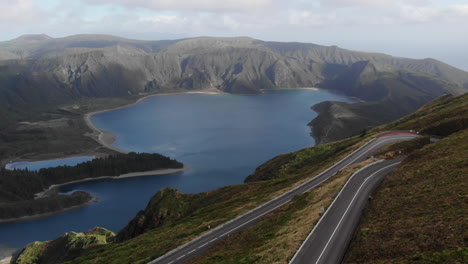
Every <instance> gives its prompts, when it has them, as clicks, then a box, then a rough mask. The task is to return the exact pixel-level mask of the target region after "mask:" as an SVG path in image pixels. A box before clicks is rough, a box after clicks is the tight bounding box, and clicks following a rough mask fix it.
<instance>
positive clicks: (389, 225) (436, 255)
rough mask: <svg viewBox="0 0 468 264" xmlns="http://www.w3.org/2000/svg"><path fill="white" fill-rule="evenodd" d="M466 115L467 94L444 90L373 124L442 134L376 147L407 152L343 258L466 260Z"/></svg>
mask: <svg viewBox="0 0 468 264" xmlns="http://www.w3.org/2000/svg"><path fill="white" fill-rule="evenodd" d="M467 119H468V95H462V96H458V97H452V96H444V97H442V98H439V99H438V100H435V101H434V102H432V103H431V104H429V105H426V106H424V107H422V108H421V109H420V110H419V111H418V112H416V113H414V114H412V115H409V116H407V117H405V118H403V119H401V120H398V121H396V122H393V123H390V124H388V125H386V126H383V127H380V128H378V129H376V130H391V129H410V128H411V129H417V130H419V131H422V132H426V133H430V134H433V135H438V136H446V137H445V138H443V139H442V140H441V141H439V142H436V143H433V144H429V145H427V144H426V143H427V141H426V140H425V139H418V140H416V141H413V142H406V143H403V144H399V145H397V144H395V145H393V146H389V147H388V148H387V149H385V150H383V151H382V152H381V154H382V155H386V156H394V155H395V152H399V151H402V152H403V153H404V152H409V153H411V154H410V156H409V157H408V159H407V160H406V161H405V162H404V163H403V164H402V166H401V167H400V168H398V169H397V170H395V171H394V172H393V173H392V174H390V175H389V176H388V177H387V178H386V180H385V181H384V183H383V185H382V186H381V188H380V189H379V190H378V191H377V193H376V195H374V197H375V199H374V200H373V202H372V203H371V205H370V207H369V209H368V212H367V214H366V216H365V218H364V221H363V223H362V224H361V226H360V228H359V230H358V232H357V236H356V238H355V240H354V241H353V243H352V245H351V249H350V252H349V254H348V257H347V261H346V262H349V263H466V261H467V260H468V248H467V245H466V242H467V240H468V232H467V231H466V230H468V229H467V227H466V215H468V209H467V208H468V207H467V202H468V200H467V197H468V194H467V189H468V186H467V185H468V180H467V177H466V175H468V161H467V157H468V130H467V121H466V120H467ZM455 131H459V132H457V133H455V134H451V133H452V132H455ZM449 134H451V135H449ZM447 135H448V136H447ZM418 147H419V148H418ZM396 154H397V155H398V153H396Z"/></svg>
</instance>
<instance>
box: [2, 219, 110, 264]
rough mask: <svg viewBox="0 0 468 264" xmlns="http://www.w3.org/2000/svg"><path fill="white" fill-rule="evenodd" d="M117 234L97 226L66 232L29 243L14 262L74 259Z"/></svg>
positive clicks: (44, 263)
mask: <svg viewBox="0 0 468 264" xmlns="http://www.w3.org/2000/svg"><path fill="white" fill-rule="evenodd" d="M114 236H115V234H114V233H113V232H111V231H109V230H107V229H105V228H101V227H95V228H93V229H91V230H89V231H87V232H85V233H75V232H70V233H66V234H64V235H63V236H61V237H59V238H57V239H55V240H52V241H46V242H38V241H36V242H33V243H31V244H28V245H27V246H26V247H25V248H24V249H23V250H22V251H21V252H20V253H19V254H18V255H17V256H15V257H14V258H13V259H12V261H11V263H12V264H56V263H62V262H65V261H68V260H72V259H74V258H76V257H77V256H79V255H80V254H82V253H83V252H84V251H86V250H89V249H91V248H96V247H99V246H102V245H105V244H107V243H108V242H109V240H111V239H112V238H113V237H114Z"/></svg>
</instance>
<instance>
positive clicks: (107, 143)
mask: <svg viewBox="0 0 468 264" xmlns="http://www.w3.org/2000/svg"><path fill="white" fill-rule="evenodd" d="M183 94H225V93H224V92H222V91H219V90H217V89H204V90H200V91H193V92H175V93H160V94H150V95H146V96H143V97H141V98H139V99H138V100H136V101H135V102H133V103H130V104H127V105H123V106H119V107H114V108H109V109H103V110H99V111H94V112H90V113H86V114H85V115H84V121H85V123H86V125H87V126H88V127H89V128H90V129H91V130H92V131H93V133H92V134H90V135H89V134H88V136H90V137H91V138H92V139H94V140H96V141H97V142H98V143H99V144H101V145H102V146H104V147H105V148H107V149H110V150H113V151H116V152H119V153H123V154H126V153H128V151H126V150H123V149H120V148H118V147H115V146H112V144H113V143H114V142H115V140H116V139H117V136H116V135H115V134H113V133H111V132H109V131H105V130H103V129H99V128H98V127H96V126H95V125H94V124H93V122H92V121H91V118H92V117H93V116H94V115H97V114H102V113H106V112H110V111H115V110H119V109H124V108H127V107H131V106H134V105H137V104H139V103H141V102H142V101H144V100H146V99H148V98H151V97H156V96H175V95H183Z"/></svg>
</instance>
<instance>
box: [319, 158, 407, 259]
mask: <svg viewBox="0 0 468 264" xmlns="http://www.w3.org/2000/svg"><path fill="white" fill-rule="evenodd" d="M398 164H400V162H398V163H395V164H392V165H388V166H386V167H383V168H382V169H380V170H378V171H376V172H374V173H372V174H371V175H370V176H369V177H367V178H366V179H365V180H364V182H363V183H362V184H361V186H359V189H358V190H357V191H356V193H355V194H354V196H353V199H351V202H349V204H348V207H347V208H346V210H345V212H344V213H343V216H342V217H341V219H340V221H339V222H338V224H337V225H336V227H335V230H333V233H332V234H331V236H330V238H329V239H328V241H327V244H325V247H324V248H323V250H322V252H321V253H320V255H319V257H318V259H317V261H316V262H315V264H317V263H319V261H320V259H321V258H322V256H323V253H325V250H326V249H327V247H328V245H329V244H330V242H331V240H332V239H333V236H335V233H336V231H337V230H338V228H339V227H340V225H341V222H343V219H344V218H345V216H346V214H347V213H348V211H349V208H351V205H352V204H353V202H354V200H355V199H356V197H357V195H358V194H359V192H360V191H361V188H362V187H363V186H364V184H366V182H367V181H368V180H369V179H370V178H372V177H374V175H376V174H377V173H379V172H381V171H382V170H385V169H387V168H389V167H392V166H396V165H398ZM337 198H338V197H337Z"/></svg>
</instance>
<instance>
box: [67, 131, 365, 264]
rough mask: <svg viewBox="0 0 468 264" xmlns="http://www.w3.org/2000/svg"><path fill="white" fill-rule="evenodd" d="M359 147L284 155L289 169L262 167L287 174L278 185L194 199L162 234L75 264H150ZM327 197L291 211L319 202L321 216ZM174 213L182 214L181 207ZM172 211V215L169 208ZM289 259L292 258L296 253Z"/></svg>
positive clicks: (349, 143) (353, 142)
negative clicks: (188, 210) (210, 228)
mask: <svg viewBox="0 0 468 264" xmlns="http://www.w3.org/2000/svg"><path fill="white" fill-rule="evenodd" d="M360 144H362V142H361V139H360V138H351V139H347V140H344V141H340V142H336V143H331V144H327V145H321V146H317V147H312V148H307V149H304V150H302V151H298V152H294V153H289V154H284V155H282V158H286V159H288V160H289V162H288V163H287V164H279V163H276V162H275V160H273V161H270V162H268V163H267V164H266V165H264V166H263V167H265V166H271V167H272V170H278V171H281V172H282V173H281V174H280V175H279V176H277V177H275V179H273V180H269V181H260V182H250V183H245V184H240V185H234V186H227V187H223V188H220V189H217V190H214V191H210V192H206V193H201V194H197V195H195V196H193V195H189V196H191V200H193V201H196V202H195V203H192V204H191V207H196V208H195V209H193V208H192V211H191V212H190V214H189V215H183V214H182V215H183V216H182V217H181V218H172V219H166V221H165V222H164V223H163V224H162V225H160V226H159V227H158V228H155V229H153V230H150V231H148V232H146V233H144V234H142V235H140V236H137V237H136V238H133V239H130V240H128V241H125V242H122V243H118V244H111V245H108V246H106V247H103V248H100V249H98V250H94V251H91V252H88V254H86V255H84V256H82V257H80V258H78V259H76V260H74V261H72V262H70V263H106V264H110V263H119V264H120V263H145V262H147V261H149V260H151V259H154V258H156V257H158V256H160V255H162V254H164V253H165V252H167V251H169V250H171V249H173V248H176V247H177V246H179V245H181V244H183V243H184V242H187V241H189V240H191V239H193V238H195V237H196V236H198V235H200V234H201V233H203V232H205V231H207V226H208V225H211V227H215V226H217V225H219V224H222V223H224V222H225V221H227V220H229V219H232V218H234V217H235V216H237V215H239V214H242V213H244V212H246V211H248V210H250V209H253V208H255V207H256V206H258V205H259V204H261V203H263V202H266V201H267V200H269V199H271V198H272V197H274V196H276V195H278V194H279V193H282V192H285V191H287V190H289V189H290V188H292V187H293V186H294V185H297V184H298V183H299V182H302V181H304V180H306V179H308V178H310V177H312V176H314V175H316V174H317V173H318V172H320V171H322V170H324V169H326V168H327V167H328V166H330V165H331V164H333V163H334V162H336V161H337V160H339V159H341V158H343V156H344V155H347V154H348V153H349V152H350V151H352V150H354V149H355V148H357V147H358V146H359V145H360ZM314 150H315V151H314ZM323 154H325V155H323ZM322 157H326V158H322ZM288 164H289V165H288ZM278 165H279V166H278ZM345 176H348V175H347V174H346V173H345V172H343V175H342V177H338V178H337V179H336V180H335V181H334V182H335V183H334V184H333V185H330V186H331V187H330V186H328V187H326V188H327V189H326V190H328V189H330V188H331V189H333V191H335V192H336V191H338V190H339V186H338V185H339V184H342V183H343V182H344V178H343V177H345ZM337 184H338V185H337ZM326 193H327V192H326V191H323V190H322V191H321V192H320V193H317V194H315V195H317V196H316V197H314V196H313V195H312V196H309V194H308V195H306V196H303V197H300V198H297V199H296V201H295V202H294V203H293V205H291V206H293V207H295V206H298V208H301V204H303V202H301V200H303V201H308V200H314V201H317V204H316V205H314V206H315V209H316V210H317V206H318V207H319V208H320V207H321V206H325V205H326V204H325V203H324V202H323V201H320V202H318V201H319V200H321V199H320V197H321V196H323V195H328V194H326ZM304 199H305V200H304ZM329 201H331V198H329ZM181 202H182V203H186V199H182V201H181ZM288 206H290V205H288ZM175 207H176V208H179V207H178V206H175ZM180 208H185V206H181V207H180ZM180 208H179V209H180ZM168 209H169V210H170V208H168ZM159 210H161V209H159ZM280 210H283V209H280ZM318 213H319V212H317V211H315V216H314V217H315V220H314V219H306V220H307V221H308V222H309V226H310V224H312V223H313V222H314V221H316V220H317V218H318ZM175 215H177V213H176V214H175ZM291 215H292V214H291ZM303 234H305V233H303ZM301 239H303V238H301V237H300V234H299V238H297V239H296V240H295V241H294V242H293V244H295V245H298V244H300V241H301ZM285 254H287V255H288V256H289V255H290V254H291V252H288V253H285Z"/></svg>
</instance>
